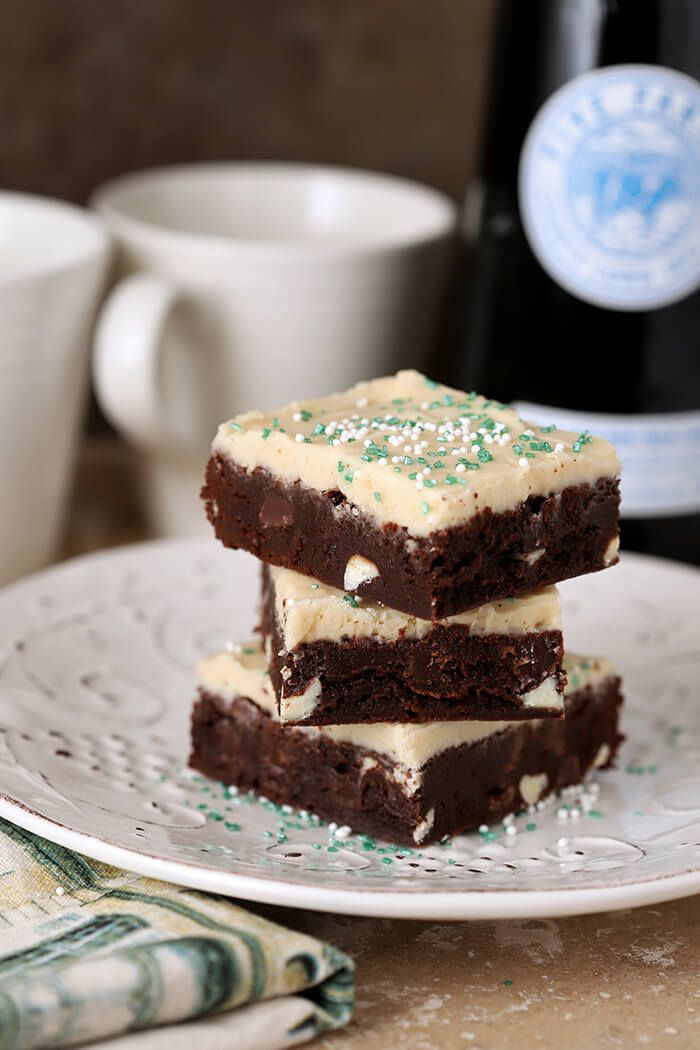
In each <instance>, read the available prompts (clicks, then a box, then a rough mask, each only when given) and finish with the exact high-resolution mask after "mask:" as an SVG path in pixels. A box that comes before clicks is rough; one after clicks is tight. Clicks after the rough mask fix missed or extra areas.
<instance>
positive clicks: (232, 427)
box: [231, 423, 241, 430]
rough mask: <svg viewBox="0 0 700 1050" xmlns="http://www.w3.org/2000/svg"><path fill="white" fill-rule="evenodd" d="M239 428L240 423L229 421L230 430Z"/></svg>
mask: <svg viewBox="0 0 700 1050" xmlns="http://www.w3.org/2000/svg"><path fill="white" fill-rule="evenodd" d="M240 429H241V424H240V423H231V430H240Z"/></svg>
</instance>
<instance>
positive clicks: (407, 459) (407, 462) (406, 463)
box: [401, 456, 413, 467]
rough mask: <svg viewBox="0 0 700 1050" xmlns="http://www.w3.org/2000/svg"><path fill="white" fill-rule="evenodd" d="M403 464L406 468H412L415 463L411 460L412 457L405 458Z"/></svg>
mask: <svg viewBox="0 0 700 1050" xmlns="http://www.w3.org/2000/svg"><path fill="white" fill-rule="evenodd" d="M401 462H402V463H403V465H404V466H405V467H410V466H411V464H412V463H413V460H412V459H411V457H410V456H404V457H403V459H402V461H401Z"/></svg>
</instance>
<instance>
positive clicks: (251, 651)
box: [243, 645, 255, 656]
mask: <svg viewBox="0 0 700 1050" xmlns="http://www.w3.org/2000/svg"><path fill="white" fill-rule="evenodd" d="M243 652H244V654H245V655H246V656H255V649H254V648H253V647H252V646H250V645H249V646H246V648H245V649H244V650H243Z"/></svg>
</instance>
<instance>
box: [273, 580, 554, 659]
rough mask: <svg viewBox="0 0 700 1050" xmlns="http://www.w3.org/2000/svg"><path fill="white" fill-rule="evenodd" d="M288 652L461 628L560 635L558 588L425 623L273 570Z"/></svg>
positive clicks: (508, 632)
mask: <svg viewBox="0 0 700 1050" xmlns="http://www.w3.org/2000/svg"><path fill="white" fill-rule="evenodd" d="M269 571H270V574H271V577H272V583H273V586H274V588H275V607H276V613H277V620H278V622H279V625H280V628H281V631H282V636H283V640H284V647H285V649H287V650H288V651H290V650H292V649H295V648H296V647H297V646H298V645H303V644H305V643H309V642H315V641H320V640H332V641H339V640H340V639H343V638H372V639H374V640H377V641H393V640H394V639H396V638H398V637H400V638H422V637H423V636H424V635H426V634H429V633H430V631H432V630H434V629H435V627H436V626H440V625H449V624H462V625H464V626H465V627H468V628H469V631H470V633H471V634H529V633H530V632H534V631H557V630H560V629H561V602H560V600H559V594H558V592H557V589H556V587H543V588H542V589H541V590H539V591H532V592H531V593H530V594H525V595H521V596H520V597H518V598H503V599H501V600H500V601H495V602H489V603H488V604H486V605H480V606H478V608H476V609H471V610H469V612H465V613H460V614H459V615H457V616H448V617H446V618H445V619H444V620H436V621H431V620H421V619H419V618H418V617H417V616H409V615H407V614H406V613H401V612H397V611H396V610H394V609H389V608H388V607H387V606H386V605H380V604H378V603H377V602H372V601H367V600H366V599H362V598H355V597H351V596H350V595H346V594H343V592H342V591H338V590H336V589H335V588H334V587H327V586H326V585H325V584H322V583H317V582H316V581H315V580H313V579H311V578H310V577H309V576H302V575H301V574H300V573H297V572H292V571H291V570H290V569H280V568H276V567H271V568H270V570H269Z"/></svg>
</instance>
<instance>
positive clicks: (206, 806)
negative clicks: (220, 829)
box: [197, 802, 209, 809]
mask: <svg viewBox="0 0 700 1050" xmlns="http://www.w3.org/2000/svg"><path fill="white" fill-rule="evenodd" d="M197 809H209V803H208V802H200V803H199V805H198V806H197Z"/></svg>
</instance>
